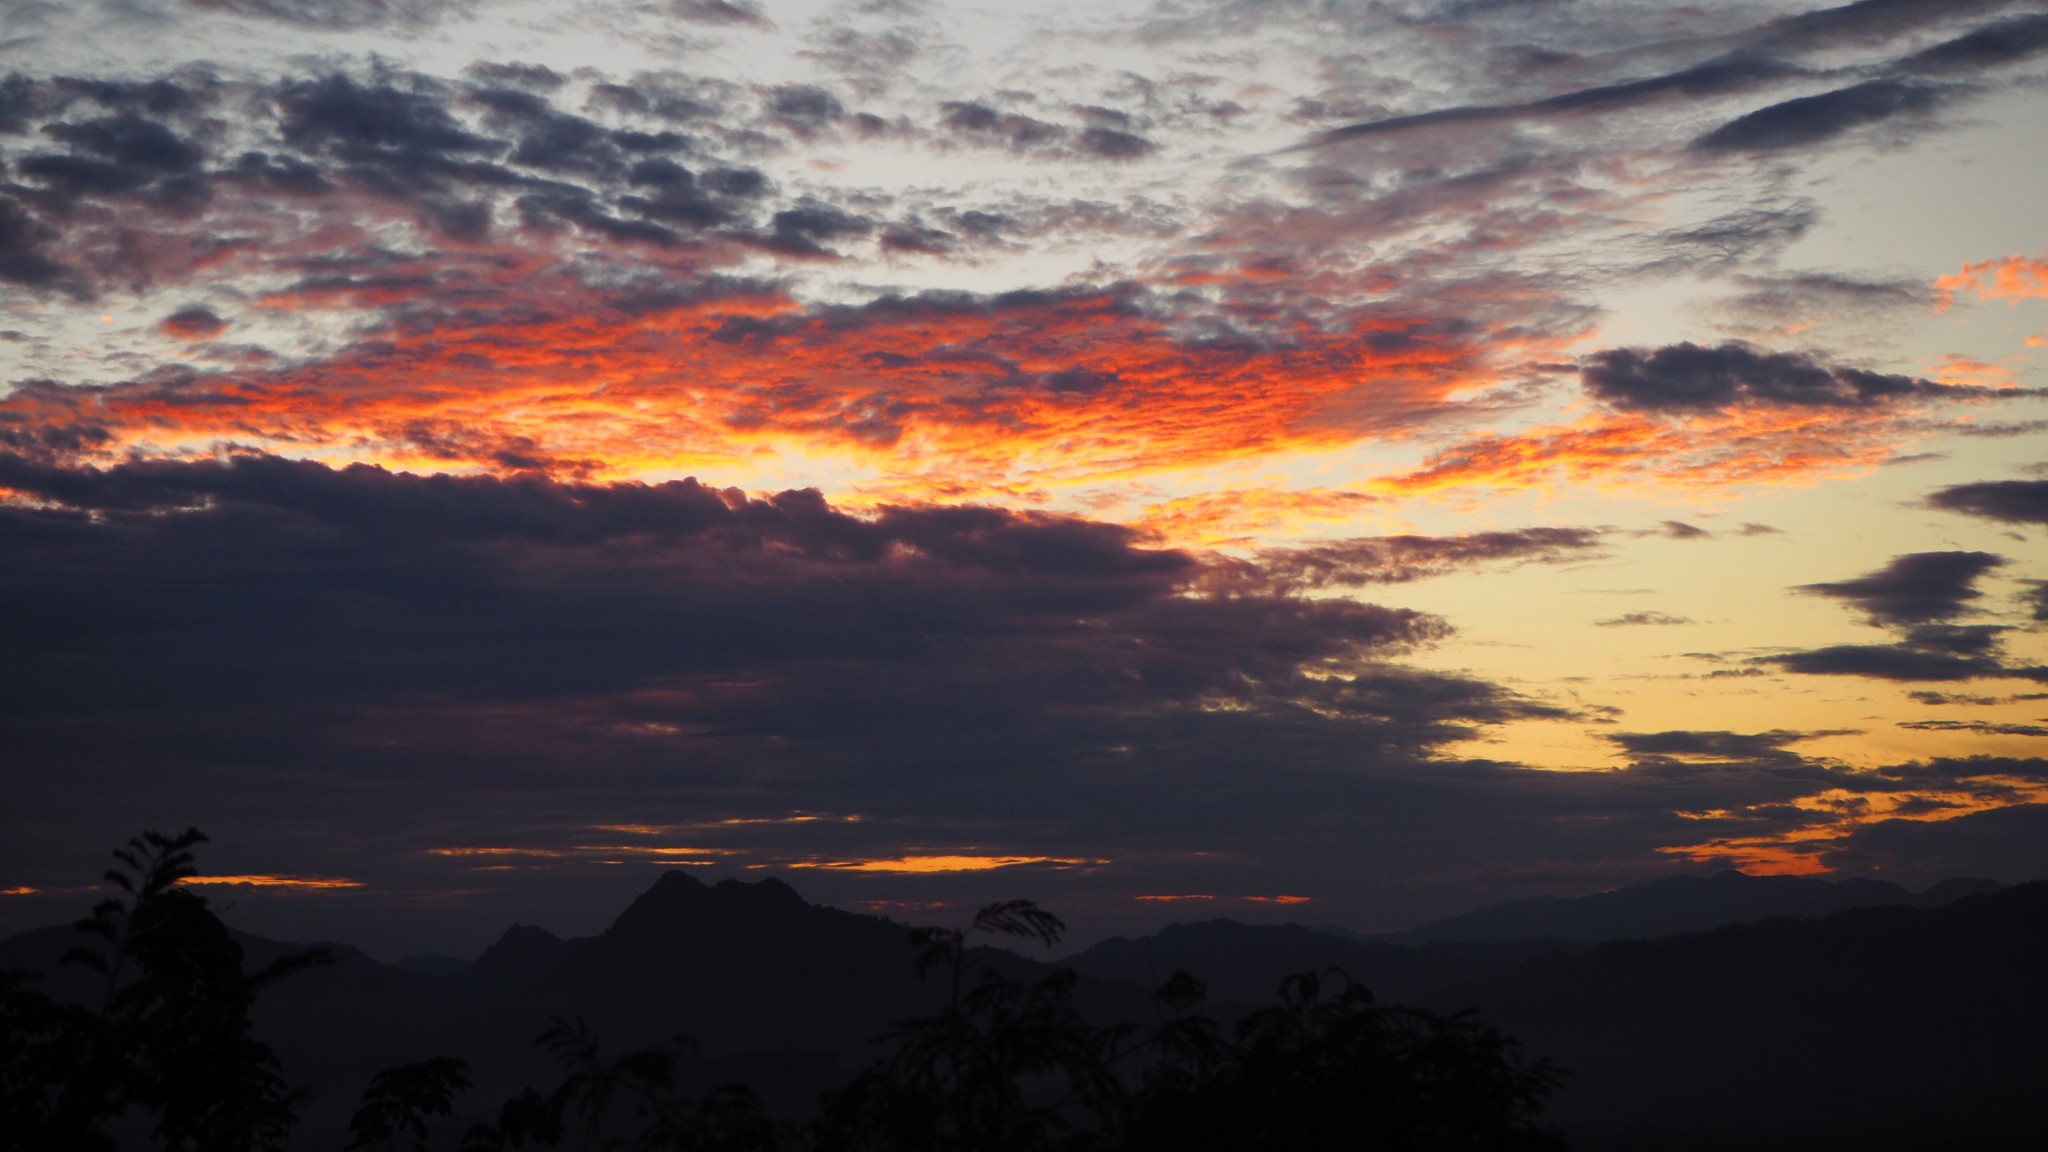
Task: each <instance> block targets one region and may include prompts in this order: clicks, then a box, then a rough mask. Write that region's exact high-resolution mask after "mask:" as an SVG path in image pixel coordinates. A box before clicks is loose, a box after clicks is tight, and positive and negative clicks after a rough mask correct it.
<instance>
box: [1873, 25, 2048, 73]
mask: <svg viewBox="0 0 2048 1152" xmlns="http://www.w3.org/2000/svg"><path fill="white" fill-rule="evenodd" d="M2043 52H2048V16H2019V17H2015V18H2013V19H2009V20H2001V21H1998V22H1997V23H1994V24H1987V25H1985V26H1983V27H1981V28H1975V29H1972V30H1971V31H1969V32H1966V33H1964V34H1963V35H1961V36H1958V37H1956V38H1954V39H1952V40H1946V41H1943V42H1942V43H1940V44H1936V45H1934V46H1933V47H1931V48H1923V49H1921V50H1920V51H1918V52H1915V53H1913V54H1912V55H1911V56H1908V57H1906V58H1905V59H1904V60H1902V61H1900V62H1899V67H1900V68H1902V69H1904V70H1907V71H1912V72H1928V73H1955V72H1960V73H1964V74H1966V75H1972V76H1974V75H1975V74H1976V73H1977V72H1978V71H1980V70H1981V69H1985V68H1996V67H2000V66H2003V65H2006V64H2016V63H2019V62H2020V61H2022V60H2028V59H2031V58H2033V57H2035V56H2038V55H2040V54H2041V53H2043Z"/></svg>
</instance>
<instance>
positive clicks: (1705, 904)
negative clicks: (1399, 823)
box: [1337, 871, 2002, 944]
mask: <svg viewBox="0 0 2048 1152" xmlns="http://www.w3.org/2000/svg"><path fill="white" fill-rule="evenodd" d="M2001 887H2002V885H2000V884H1998V883H1996V882H1994V881H1991V880H1944V881H1942V882H1941V883H1939V884H1936V885H1935V886H1933V887H1932V888H1929V889H1927V890H1926V891H1924V892H1921V893H1919V894H1918V895H1915V894H1914V893H1912V892H1910V891H1908V890H1907V889H1905V888H1902V887H1900V886H1899V885H1897V884H1892V883H1888V882H1886V881H1883V880H1871V879H1864V878H1850V879H1845V880H1822V879H1816V878H1813V877H1806V876H1749V875H1745V874H1744V873H1741V872H1733V871H1730V872H1719V873H1716V874H1714V875H1712V876H1671V877H1666V878H1665V879H1662V880H1655V881H1652V882H1650V883H1648V884H1639V885H1634V886H1631V887H1627V888H1617V889H1614V890H1613V891H1611V892H1597V893H1594V894H1593V895H1590V896H1576V897H1559V896H1539V897H1536V898H1534V899H1529V900H1513V901H1509V902H1507V903H1503V904H1493V905H1489V906H1488V907H1485V908H1481V909H1479V910H1477V911H1475V912H1467V913H1465V914H1464V915H1461V916H1453V917H1450V918H1449V919H1445V920H1437V921H1433V922H1431V923H1428V924H1423V925H1420V926H1418V927H1415V928H1410V929H1408V930H1406V931H1404V932H1392V933H1387V934H1383V935H1377V936H1356V935H1352V938H1353V939H1358V940H1369V941H1378V942H1385V943H1391V944H1426V943H1430V942H1433V941H1445V942H1464V943H1501V942H1506V941H1511V940H1562V941H1575V942H1584V943H1590V942H1594V941H1600V940H1641V939H1648V938H1651V937H1657V936H1676V935H1679V934H1681V933H1686V932H1705V931H1707V930H1709V929H1713V928H1719V927H1721V926H1722V925H1725V924H1742V923H1748V922H1750V921H1756V920H1769V919H1775V918H1779V917H1797V918H1812V917H1817V916H1827V915H1831V914H1833V913H1836V912H1842V911H1846V910H1848V909H1851V908H1874V907H1882V906H1886V905H1901V906H1905V907H1911V908H1934V907H1939V906H1941V905H1943V904H1947V903H1949V902H1951V901H1953V900H1956V899H1959V898H1961V897H1963V896H1970V895H1977V894H1980V893H1987V892H1996V891H1998V890H1999V889H2000V888H2001ZM1337 931H1339V932H1341V930H1337ZM1346 935H1351V934H1348V933H1347V934H1346Z"/></svg>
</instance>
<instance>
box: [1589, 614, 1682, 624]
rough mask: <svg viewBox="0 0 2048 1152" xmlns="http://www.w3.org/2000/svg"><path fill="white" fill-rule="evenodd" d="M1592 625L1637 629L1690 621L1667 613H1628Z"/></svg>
mask: <svg viewBox="0 0 2048 1152" xmlns="http://www.w3.org/2000/svg"><path fill="white" fill-rule="evenodd" d="M1593 623H1594V624H1595V625H1597V626H1598V627H1601V628H1639V627H1645V626H1650V625H1655V626H1659V627H1661V626H1665V625H1671V624H1690V623H1692V621H1691V620H1690V619H1688V618H1686V617H1684V616H1673V615H1672V614H1670V613H1669V612H1629V613H1626V614H1624V615H1621V616H1616V617H1614V618H1612V619H1609V620H1595V621H1593Z"/></svg>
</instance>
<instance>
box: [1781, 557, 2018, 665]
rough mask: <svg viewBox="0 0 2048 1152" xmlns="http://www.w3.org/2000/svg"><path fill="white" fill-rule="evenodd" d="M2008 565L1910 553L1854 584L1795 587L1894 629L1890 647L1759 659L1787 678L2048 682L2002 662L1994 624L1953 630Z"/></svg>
mask: <svg viewBox="0 0 2048 1152" xmlns="http://www.w3.org/2000/svg"><path fill="white" fill-rule="evenodd" d="M2004 563H2005V560H2004V558H2003V557H2000V556H1995V555H1992V554H1991V553H1989V552H1913V553H1908V554H1906V555H1903V556H1897V557H1894V558H1893V559H1892V561H1891V563H1889V564H1887V565H1885V566H1884V567H1883V568H1880V569H1878V570H1877V571H1875V572H1869V573H1866V574H1864V575H1862V576H1859V577H1857V578H1856V579H1853V580H1840V581H1832V582H1827V583H1821V584H1804V585H1800V586H1799V588H1798V589H1796V590H1797V591H1800V592H1807V593H1811V594H1814V595H1819V596H1828V597H1831V598H1834V599H1838V600H1845V601H1847V602H1849V603H1851V604H1854V605H1856V606H1857V607H1858V608H1861V609H1862V610H1863V612H1864V614H1865V615H1866V616H1867V617H1868V619H1869V622H1870V623H1872V624H1875V625H1878V626H1881V627H1886V628H1891V629H1894V630H1895V631H1896V633H1897V639H1896V641H1895V642H1893V643H1891V644H1837V645H1832V646H1829V647H1826V648H1816V649H1811V650H1809V651H1804V652H1791V653H1786V654H1784V655H1778V656H1767V657H1760V658H1758V660H1757V662H1758V663H1761V664H1774V665H1776V666H1778V667H1780V668H1783V669H1785V670H1786V671H1788V672H1800V673H1805V674H1808V675H1816V676H1863V677H1868V678H1871V679H1877V680H1893V681H1904V682H1909V683H1910V682H1914V681H1922V682H1940V681H1960V680H1975V679H2023V680H2036V681H2048V668H2042V667H2038V666H2013V665H2007V664H2006V663H2005V662H2004V653H2003V651H2002V649H2003V646H2004V636H2005V634H2006V633H2007V632H2009V631H2011V629H2010V628H2009V627H2007V626H2005V625H1999V624H1953V623H1949V622H1948V621H1949V619H1950V618H1952V617H1955V616H1958V615H1961V614H1963V613H1965V612H1969V611H1974V608H1973V607H1972V604H1973V602H1974V601H1976V600H1978V599H1980V598H1982V596H1983V593H1981V592H1979V591H1978V590H1977V586H1976V585H1977V581H1978V579H1979V578H1981V577H1982V576H1984V575H1985V574H1986V573H1988V572H1990V571H1991V570H1993V569H1994V568H1997V567H1999V566H2001V565H2003V564H2004Z"/></svg>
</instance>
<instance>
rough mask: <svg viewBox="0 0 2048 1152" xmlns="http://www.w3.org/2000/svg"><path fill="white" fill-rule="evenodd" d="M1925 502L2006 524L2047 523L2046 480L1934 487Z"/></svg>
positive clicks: (1983, 482) (2047, 491) (1951, 510)
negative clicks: (1933, 490) (1934, 489)
mask: <svg viewBox="0 0 2048 1152" xmlns="http://www.w3.org/2000/svg"><path fill="white" fill-rule="evenodd" d="M1927 502H1928V503H1929V504H1931V505H1933V506H1934V507H1936V508H1940V509H1943V510H1944V511H1948V512H1961V513H1962V514H1964V515H1966V516H1981V517H1983V518H1984V519H1986V520H2002V521H2004V522H2005V523H2008V524H2048V480H1985V481H1980V482H1978V483H1975V484H1957V485H1954V486H1952V487H1948V488H1941V489H1937V490H1936V491H1935V492H1934V493H1932V494H1931V495H1929V496H1928V497H1927Z"/></svg>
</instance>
